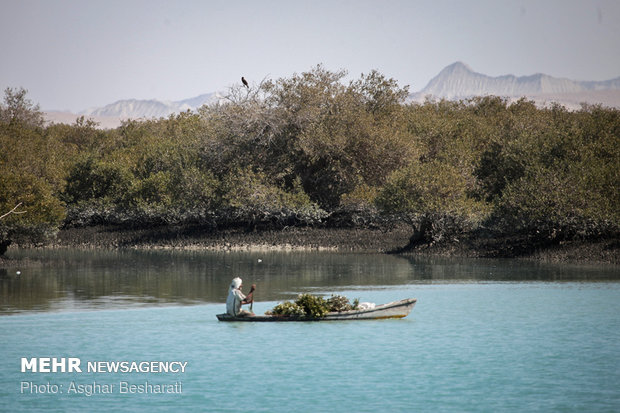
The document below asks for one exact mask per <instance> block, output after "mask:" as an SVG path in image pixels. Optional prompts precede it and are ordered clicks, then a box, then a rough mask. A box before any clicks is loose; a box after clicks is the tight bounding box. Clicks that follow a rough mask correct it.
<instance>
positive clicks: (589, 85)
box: [410, 62, 620, 103]
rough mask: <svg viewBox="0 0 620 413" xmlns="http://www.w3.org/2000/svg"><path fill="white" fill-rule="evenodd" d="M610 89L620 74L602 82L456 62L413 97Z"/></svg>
mask: <svg viewBox="0 0 620 413" xmlns="http://www.w3.org/2000/svg"><path fill="white" fill-rule="evenodd" d="M610 90H620V77H617V78H615V79H611V80H605V81H600V82H595V81H576V80H570V79H561V78H556V77H552V76H549V75H545V74H542V73H537V74H535V75H531V76H520V77H517V76H513V75H504V76H498V77H491V76H487V75H484V74H482V73H477V72H474V71H473V70H472V69H471V68H470V67H469V66H467V65H466V64H464V63H462V62H456V63H453V64H451V65H450V66H447V67H446V68H444V69H443V70H442V71H441V72H439V74H438V75H437V76H435V77H434V78H433V79H431V81H430V82H428V85H426V87H425V88H424V89H422V90H421V91H419V92H417V93H413V94H412V95H411V96H410V97H411V99H412V100H413V101H424V100H425V99H426V98H427V97H431V98H439V99H442V98H443V99H449V100H454V99H464V98H471V97H474V96H487V95H495V96H502V97H508V98H511V97H512V98H520V97H523V96H525V97H537V96H541V95H561V94H570V95H572V94H576V93H583V92H597V91H610ZM558 103H562V102H558Z"/></svg>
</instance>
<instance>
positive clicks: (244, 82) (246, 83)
mask: <svg viewBox="0 0 620 413" xmlns="http://www.w3.org/2000/svg"><path fill="white" fill-rule="evenodd" d="M241 83H243V86H245V87H247V88H248V89H249V88H250V86H249V85H248V81H247V80H245V77H243V76H241Z"/></svg>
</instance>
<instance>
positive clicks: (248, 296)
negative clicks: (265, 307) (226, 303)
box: [241, 284, 256, 304]
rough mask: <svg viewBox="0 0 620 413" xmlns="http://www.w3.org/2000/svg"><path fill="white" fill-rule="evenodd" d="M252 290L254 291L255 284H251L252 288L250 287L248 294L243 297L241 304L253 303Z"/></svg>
mask: <svg viewBox="0 0 620 413" xmlns="http://www.w3.org/2000/svg"><path fill="white" fill-rule="evenodd" d="M254 290H256V284H252V287H250V292H249V293H248V295H246V296H245V298H244V299H243V301H241V304H250V303H251V302H253V301H254Z"/></svg>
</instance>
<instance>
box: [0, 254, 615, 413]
mask: <svg viewBox="0 0 620 413" xmlns="http://www.w3.org/2000/svg"><path fill="white" fill-rule="evenodd" d="M46 254H49V253H46ZM58 254H61V253H58ZM75 254H77V255H72V258H71V262H70V263H69V262H68V261H67V256H66V255H63V256H62V259H63V261H62V262H63V263H64V264H63V265H59V262H58V261H54V260H56V258H58V257H60V256H54V254H52V256H51V257H49V256H48V257H47V258H46V260H47V259H50V260H52V261H53V262H52V264H49V263H48V264H45V265H42V266H40V267H39V269H37V270H36V271H41V272H42V273H43V272H47V273H48V275H49V277H51V278H53V279H54V280H55V281H54V282H53V283H51V285H52V286H50V285H48V286H47V287H46V288H51V289H55V290H54V291H49V292H48V293H47V294H44V293H42V292H40V291H38V292H36V294H35V295H36V297H34V298H33V300H30V301H28V300H26V299H25V298H23V294H25V293H24V292H23V291H24V290H25V289H26V287H25V286H23V285H21V284H20V283H21V282H24V283H26V284H28V285H31V286H32V289H33V290H34V289H35V287H34V286H35V285H38V284H40V282H37V281H40V280H41V278H40V277H42V275H41V274H30V273H31V272H36V271H35V270H27V269H24V270H22V271H21V272H22V274H20V276H19V277H21V278H23V280H22V281H20V280H19V279H15V276H14V274H12V273H11V272H12V271H13V269H9V270H7V271H5V274H4V275H3V278H2V280H1V281H2V284H1V285H2V291H3V292H2V297H3V305H4V307H3V308H4V313H5V314H6V315H4V316H0V331H1V332H2V336H3V339H2V341H1V342H0V355H1V356H2V357H0V410H1V411H92V410H101V411H144V410H150V411H169V410H172V409H177V410H179V411H212V412H225V411H239V410H248V411H253V412H290V411H301V412H319V411H351V412H355V411H361V412H363V411H368V412H386V411H389V412H392V411H429V412H430V411H433V412H435V411H481V412H495V411H519V412H522V411H528V412H529V411H545V412H547V411H568V412H570V411H575V412H577V411H579V412H583V411H588V412H605V411H609V412H617V411H620V283H618V282H617V281H615V280H614V278H617V277H618V269H617V267H586V266H581V267H577V266H561V267H558V266H544V265H533V264H528V263H524V262H517V261H503V262H491V261H463V260H459V261H450V260H440V261H433V260H427V261H416V260H403V259H399V258H395V257H387V258H386V257H383V256H374V257H373V256H358V255H352V254H349V255H337V254H332V255H323V254H303V256H300V255H295V254H288V255H287V254H271V255H263V259H262V263H261V264H264V265H265V267H257V266H255V263H256V262H257V259H256V256H255V255H252V254H238V255H217V254H216V255H209V254H204V255H200V254H199V255H187V254H178V255H177V254H171V255H166V256H165V259H162V256H157V255H156V256H152V255H151V256H150V257H151V258H150V259H147V258H148V257H147V258H145V257H144V256H143V255H141V254H138V255H137V256H134V255H132V254H131V253H128V254H129V258H128V262H133V263H134V265H133V266H130V267H131V268H134V269H135V271H136V272H137V273H140V272H141V269H140V268H141V267H142V266H143V265H146V262H150V263H151V264H150V266H148V267H145V268H148V273H149V274H150V275H149V276H148V277H150V278H149V279H151V280H158V281H159V284H162V283H164V284H166V285H168V287H167V289H165V290H166V291H169V293H163V292H162V291H163V290H162V289H161V288H160V290H158V291H160V293H154V291H151V290H149V291H147V293H146V294H141V291H140V289H139V288H137V287H136V282H137V285H146V284H148V283H145V282H144V280H143V279H142V278H141V276H140V275H139V274H135V278H136V280H133V279H132V277H131V271H125V272H124V273H123V271H121V268H120V267H118V266H119V262H121V263H122V261H123V260H122V259H119V256H117V255H114V254H112V255H110V256H108V258H109V260H107V259H106V258H105V254H104V256H103V257H102V256H97V257H98V258H97V259H94V257H93V256H90V258H91V260H89V261H86V260H85V258H86V256H88V255H82V254H86V253H75ZM54 257H56V258H54ZM141 259H145V260H146V261H144V262H143V261H141ZM222 260H224V261H226V263H224V264H223V263H222ZM108 261H109V262H108ZM207 261H209V263H206V262H207ZM80 262H81V263H82V264H80ZM106 262H107V264H106ZM136 262H137V263H138V264H140V265H137V264H135V263H136ZM191 262H195V264H196V265H195V267H196V268H194V265H193V264H191ZM270 262H271V263H270ZM273 262H277V265H275V264H273ZM300 262H301V263H302V264H300ZM180 263H185V264H184V265H185V267H183V271H185V272H186V276H185V278H190V279H193V280H194V284H195V285H196V287H195V288H193V289H192V288H189V290H191V291H192V293H191V294H190V297H189V298H188V297H185V298H184V297H183V296H181V295H178V294H181V293H178V291H185V290H187V288H188V286H187V285H184V282H188V281H187V280H185V281H184V279H185V278H184V277H180V278H178V279H176V278H175V279H174V282H164V281H165V280H164V279H163V278H165V277H166V275H165V274H167V273H169V269H170V268H172V267H174V268H178V267H179V265H180ZM199 263H201V264H199ZM126 265H128V264H127V263H122V264H121V266H122V267H123V268H125V267H126ZM266 267H269V269H268V270H267V269H265V268H266ZM227 268H228V273H227V271H226V269H227ZM252 268H254V272H253V275H254V278H256V279H259V280H261V279H262V280H263V282H264V283H265V284H269V285H271V286H272V287H273V288H272V290H276V291H272V292H271V294H273V296H278V297H276V298H273V299H271V298H270V299H267V300H266V301H262V302H260V303H255V305H254V310H255V312H263V311H265V310H267V309H269V308H271V307H272V306H273V305H275V304H276V303H277V302H278V301H279V300H280V299H281V298H279V296H281V297H283V298H288V297H290V296H291V294H292V291H291V290H292V289H293V288H294V291H296V292H297V291H312V292H314V293H325V294H329V293H333V292H338V293H340V294H344V295H347V296H349V297H351V298H355V297H359V298H361V299H362V301H373V302H376V303H383V302H388V301H394V300H397V299H400V298H404V297H417V298H418V304H417V305H416V307H415V308H414V309H413V312H412V313H411V314H410V315H409V317H407V318H405V319H401V320H382V321H349V322H331V323H266V324H265V323H256V324H253V323H219V322H218V321H217V320H216V318H215V315H216V314H217V313H219V312H222V311H223V308H224V304H223V300H222V301H218V302H214V301H217V300H215V299H213V298H210V297H211V296H209V295H208V294H206V295H207V298H206V299H204V300H201V299H200V298H199V294H197V293H196V290H199V291H202V290H201V289H200V288H199V287H198V286H199V285H213V286H214V287H213V288H217V289H219V288H221V285H220V284H222V285H224V286H225V284H226V283H227V282H228V281H229V278H230V275H231V271H232V272H235V271H249V270H250V269H252ZM277 268H281V269H282V268H286V271H285V272H286V274H280V273H279V272H278V270H277ZM379 268H381V269H382V271H383V273H382V274H381V275H378V276H377V282H375V283H372V282H371V281H370V280H371V279H372V273H373V272H377V271H379ZM218 269H220V270H221V273H220V272H218V271H220V270H218ZM194 270H196V271H198V272H196V273H194V272H193V271H194ZM207 270H208V271H207ZM205 271H206V272H215V273H217V274H211V275H204V274H205ZM76 272H79V273H80V275H79V276H78V277H77V280H78V281H76V279H74V278H72V277H71V276H69V275H67V274H71V273H76ZM110 272H113V273H117V272H121V273H123V276H122V277H123V280H124V281H123V282H118V283H116V281H114V280H115V278H114V277H112V278H110V279H108V278H106V276H105V275H104V274H108V273H110ZM198 273H200V274H203V276H199V275H198ZM301 273H304V274H305V276H303V277H302V276H301V275H300V274H301ZM390 273H393V277H390ZM29 274H30V275H29ZM246 274H251V273H248V272H246ZM429 274H431V275H433V274H434V277H429ZM511 274H512V275H511ZM519 274H521V276H519ZM597 274H598V275H599V276H598V277H597ZM295 275H300V277H299V278H298V281H292V280H291V278H294V277H295ZM211 276H212V277H214V278H213V279H211V278H209V277H211ZM97 277H100V278H101V277H103V278H104V279H106V280H107V281H106V283H107V284H112V285H116V287H110V286H109V285H108V287H105V286H104V287H102V286H101V285H99V284H98V282H97V279H96V278H97ZM248 277H249V278H248V281H250V278H252V277H251V276H250V275H248ZM494 277H495V278H497V280H493V278H494ZM219 278H222V280H220V281H217V282H216V281H214V280H215V279H219ZM584 278H586V279H587V280H585V281H584V280H583V279H584ZM539 279H546V280H547V281H544V280H543V281H541V280H539ZM550 279H551V280H554V281H549V280H550ZM558 279H560V280H564V281H555V280H558ZM88 280H89V282H90V284H91V285H92V288H91V290H90V291H88V288H87V287H86V285H88V284H89V282H87V281H88ZM287 280H288V281H287ZM299 280H301V281H299ZM566 280H568V281H566ZM575 280H579V281H575ZM134 281H135V282H134ZM179 284H181V285H179ZM76 285H77V286H78V287H76ZM260 286H261V283H260V281H259V288H260ZM291 287H292V288H291ZM41 288H42V287H41ZM106 288H110V289H111V291H109V290H106ZM69 289H73V291H74V293H73V295H71V294H68V293H67V290H69ZM81 289H86V291H82V292H77V290H81ZM100 289H103V292H102V291H100ZM205 289H206V290H208V289H209V288H207V287H205ZM170 291H172V292H170ZM174 291H177V292H176V293H175V292H174ZM16 294H17V295H20V296H22V298H21V299H20V300H19V301H20V302H23V304H22V306H21V307H20V305H19V304H18V303H17V301H16V300H13V301H11V303H9V304H7V303H6V301H7V300H8V297H11V296H15V295H16ZM102 294H105V295H102ZM158 294H159V295H158ZM175 294H176V295H175ZM188 294H189V293H188ZM213 294H214V295H213V297H219V296H220V295H221V294H222V293H220V292H217V293H216V292H213ZM264 295H265V296H268V295H267V293H266V292H265V293H264ZM88 296H90V297H91V298H90V300H92V305H89V304H88V302H89V299H88V298H86V297H88ZM224 296H225V291H224ZM42 297H48V301H51V302H52V304H48V305H44V299H43V298H42ZM50 297H51V298H50ZM76 297H78V298H76ZM149 297H150V298H149ZM269 297H271V296H269ZM33 302H34V303H36V305H34V308H33ZM63 303H64V304H63ZM63 305H64V306H63ZM9 307H10V308H9ZM22 357H28V358H30V357H78V358H80V359H81V361H82V366H83V367H85V365H86V362H87V361H123V360H126V361H138V362H139V361H151V360H156V361H183V362H185V361H186V362H187V363H188V364H187V369H186V371H185V372H184V373H176V374H175V373H168V374H166V373H159V374H158V373H126V374H121V373H99V374H95V373H87V372H83V373H31V372H26V373H22V372H21V371H20V359H21V358H22ZM121 381H126V382H129V383H133V384H142V383H144V382H145V381H149V382H150V383H153V384H172V383H181V384H182V393H180V394H164V395H162V394H121V393H120V391H119V382H121ZM22 382H27V383H29V382H33V383H35V384H39V385H40V384H47V383H50V385H58V386H59V389H60V386H61V385H62V389H61V390H59V392H58V393H57V394H40V393H39V394H31V393H30V392H29V391H27V390H26V391H23V392H22V391H21V383H22ZM71 382H74V383H76V384H92V383H93V382H96V383H97V384H99V385H102V384H107V385H111V384H114V385H115V389H114V392H113V393H111V394H94V395H92V396H86V395H84V394H73V393H72V394H68V389H69V386H70V384H71Z"/></svg>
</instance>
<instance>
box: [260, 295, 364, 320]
mask: <svg viewBox="0 0 620 413" xmlns="http://www.w3.org/2000/svg"><path fill="white" fill-rule="evenodd" d="M358 303H359V300H358V299H355V300H354V301H353V303H351V302H349V299H348V298H347V297H344V296H342V295H332V296H331V297H330V298H329V299H327V300H326V299H324V298H323V297H319V296H316V295H312V294H299V295H298V296H297V299H295V301H294V302H291V301H285V302H283V303H280V304H278V305H276V306H275V307H274V308H273V309H272V310H271V311H268V312H267V314H270V315H281V316H295V317H309V318H320V317H325V315H326V314H327V313H330V312H340V311H349V310H354V309H355V308H357V305H358Z"/></svg>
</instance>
